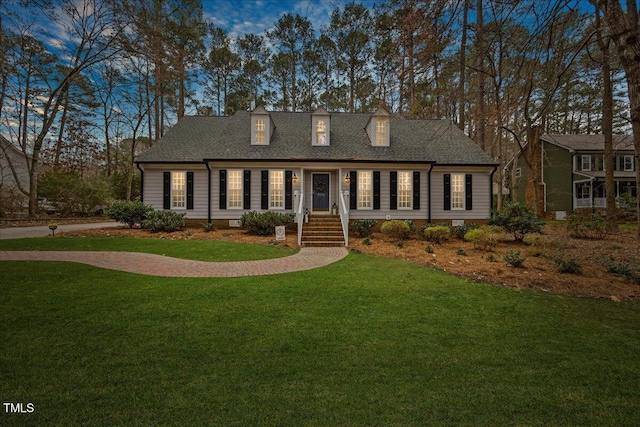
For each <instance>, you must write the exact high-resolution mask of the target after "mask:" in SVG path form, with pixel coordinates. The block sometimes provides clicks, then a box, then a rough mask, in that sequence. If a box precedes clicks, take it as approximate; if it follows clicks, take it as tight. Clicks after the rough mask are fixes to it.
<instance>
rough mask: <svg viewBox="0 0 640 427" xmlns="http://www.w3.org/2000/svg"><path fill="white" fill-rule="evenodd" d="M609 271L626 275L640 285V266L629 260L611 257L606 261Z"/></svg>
mask: <svg viewBox="0 0 640 427" xmlns="http://www.w3.org/2000/svg"><path fill="white" fill-rule="evenodd" d="M605 265H606V267H607V271H608V272H609V273H613V274H619V275H621V276H624V277H626V278H627V279H628V280H630V281H631V282H634V283H636V284H638V285H640V266H639V265H637V264H635V263H631V262H629V261H620V260H616V259H614V258H609V259H608V260H607V261H606V264H605Z"/></svg>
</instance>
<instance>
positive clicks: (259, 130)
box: [255, 119, 266, 144]
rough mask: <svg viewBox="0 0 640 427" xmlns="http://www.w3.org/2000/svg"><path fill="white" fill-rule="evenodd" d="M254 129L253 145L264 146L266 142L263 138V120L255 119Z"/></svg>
mask: <svg viewBox="0 0 640 427" xmlns="http://www.w3.org/2000/svg"><path fill="white" fill-rule="evenodd" d="M255 123H256V129H255V143H256V144H264V143H265V142H266V138H265V120H264V119H256V122H255Z"/></svg>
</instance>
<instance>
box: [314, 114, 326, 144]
mask: <svg viewBox="0 0 640 427" xmlns="http://www.w3.org/2000/svg"><path fill="white" fill-rule="evenodd" d="M326 143H327V124H326V123H325V121H324V120H318V122H317V123H316V144H318V145H325V144H326Z"/></svg>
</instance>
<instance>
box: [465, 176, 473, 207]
mask: <svg viewBox="0 0 640 427" xmlns="http://www.w3.org/2000/svg"><path fill="white" fill-rule="evenodd" d="M472 189H473V175H471V174H470V173H468V174H466V175H465V177H464V195H465V199H466V203H465V206H466V207H465V209H466V210H468V211H470V210H471V209H473V191H472Z"/></svg>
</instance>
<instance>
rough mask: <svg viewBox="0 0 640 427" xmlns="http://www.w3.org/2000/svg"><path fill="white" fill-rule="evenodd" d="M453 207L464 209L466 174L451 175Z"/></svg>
mask: <svg viewBox="0 0 640 427" xmlns="http://www.w3.org/2000/svg"><path fill="white" fill-rule="evenodd" d="M451 209H464V175H462V174H452V175H451Z"/></svg>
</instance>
